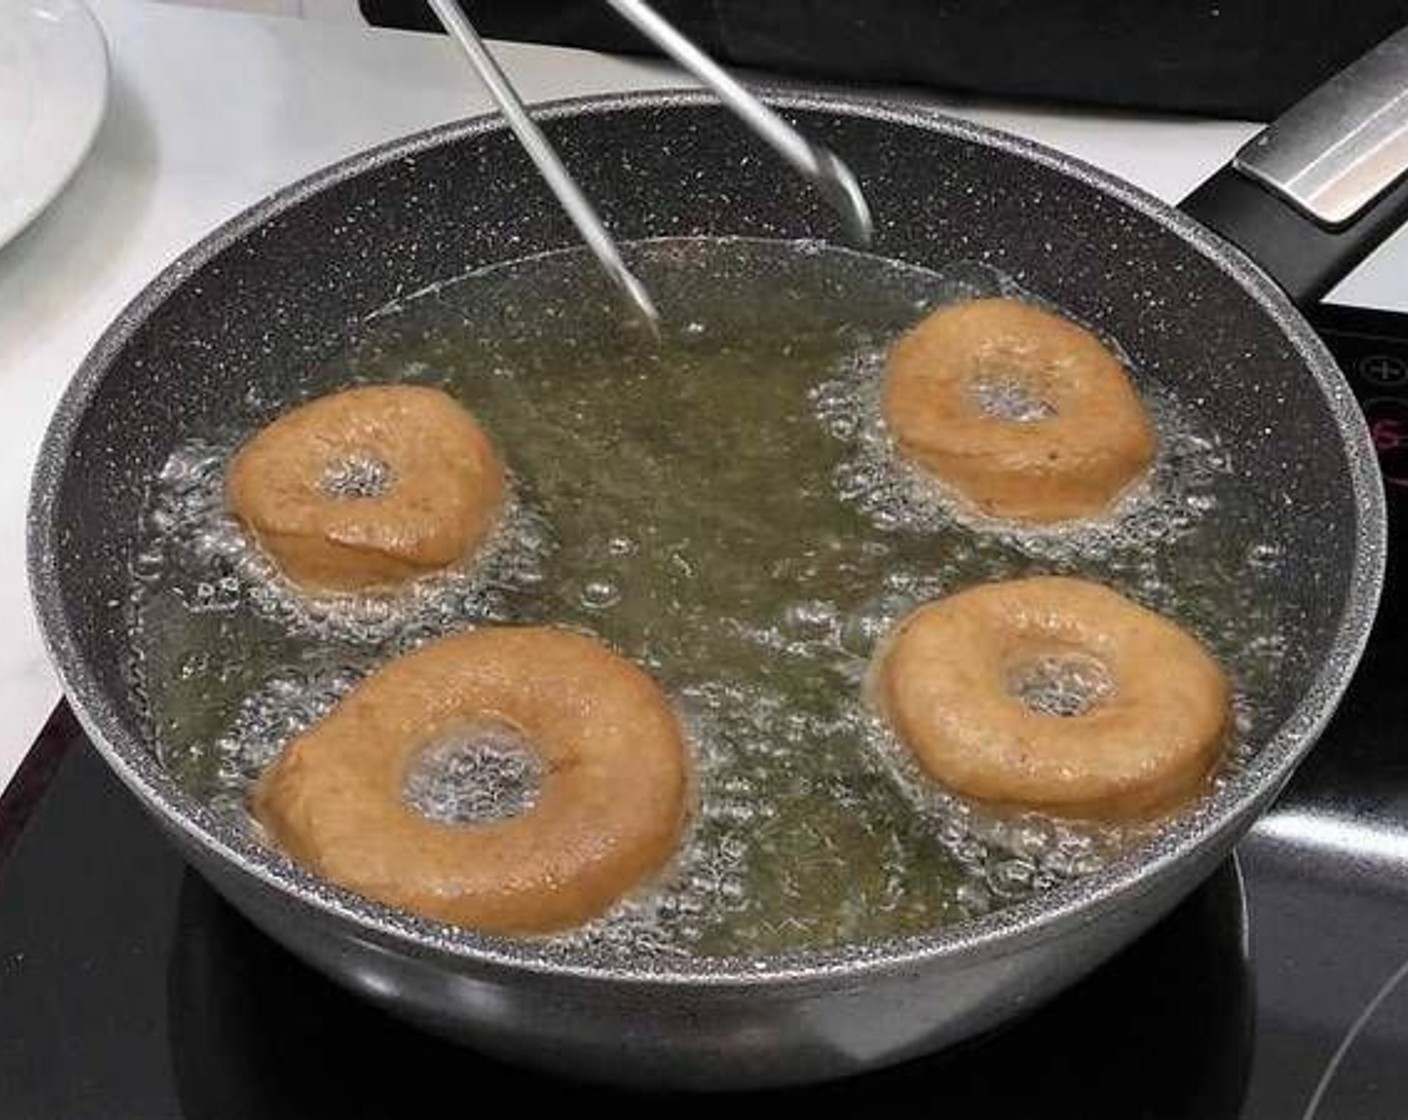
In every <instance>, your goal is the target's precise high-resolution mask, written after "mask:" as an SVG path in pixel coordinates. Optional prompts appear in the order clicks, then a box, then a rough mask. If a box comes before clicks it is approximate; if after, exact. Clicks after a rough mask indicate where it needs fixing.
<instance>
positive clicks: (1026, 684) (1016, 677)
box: [1007, 650, 1115, 718]
mask: <svg viewBox="0 0 1408 1120" xmlns="http://www.w3.org/2000/svg"><path fill="white" fill-rule="evenodd" d="M1114 689H1115V683H1114V681H1113V680H1112V679H1111V677H1110V671H1109V670H1108V669H1107V668H1106V667H1105V664H1104V662H1102V661H1100V659H1099V658H1096V657H1092V656H1091V655H1090V654H1088V653H1083V652H1079V651H1075V650H1061V651H1059V652H1048V653H1042V654H1038V655H1036V656H1034V657H1026V658H1023V659H1022V660H1021V661H1019V662H1017V664H1015V665H1013V666H1012V667H1011V668H1010V669H1009V670H1008V671H1007V691H1008V692H1009V693H1011V694H1012V695H1013V696H1015V697H1016V698H1017V700H1018V701H1020V702H1021V703H1022V705H1023V706H1024V707H1026V708H1027V709H1028V710H1029V711H1032V712H1035V713H1036V714H1038V715H1044V716H1060V717H1065V718H1069V717H1071V716H1081V715H1085V713H1086V712H1088V711H1090V710H1091V709H1092V708H1094V707H1095V706H1096V705H1098V704H1099V703H1100V702H1101V701H1102V700H1104V699H1105V698H1106V697H1107V696H1109V695H1110V694H1111V693H1112V692H1113V691H1114Z"/></svg>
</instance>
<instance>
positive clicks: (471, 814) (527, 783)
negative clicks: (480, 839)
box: [401, 720, 546, 824]
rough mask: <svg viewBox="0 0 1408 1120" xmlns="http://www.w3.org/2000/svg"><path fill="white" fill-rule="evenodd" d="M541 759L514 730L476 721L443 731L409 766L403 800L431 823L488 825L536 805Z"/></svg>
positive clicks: (542, 770) (540, 779)
mask: <svg viewBox="0 0 1408 1120" xmlns="http://www.w3.org/2000/svg"><path fill="white" fill-rule="evenodd" d="M545 773H546V770H545V767H544V765H543V760H542V756H541V755H540V754H539V753H538V751H537V750H535V749H534V747H533V744H532V743H531V742H530V741H529V739H528V738H527V736H525V735H524V734H523V733H522V732H521V731H519V730H518V729H517V728H516V727H512V726H510V725H509V724H507V723H503V722H500V721H498V720H477V721H475V722H473V723H469V724H461V725H460V726H458V727H455V728H453V729H451V730H449V731H446V732H442V733H441V734H439V735H437V736H436V737H435V738H434V739H432V740H431V741H430V742H429V743H427V744H426V745H425V746H424V747H422V748H421V749H420V751H419V752H418V753H417V754H416V756H415V758H413V759H412V761H411V764H410V765H409V766H408V767H407V770H406V778H405V783H404V785H403V787H402V794H401V795H402V797H403V798H404V799H405V801H406V803H407V804H408V805H410V806H411V808H413V809H415V810H416V812H418V813H420V814H421V816H423V817H426V818H427V819H429V820H432V821H439V822H441V823H442V824H488V823H490V822H492V821H501V820H507V819H508V818H509V817H516V816H518V815H520V814H522V813H526V812H527V811H528V810H529V809H531V808H533V806H534V805H536V804H537V803H538V798H539V797H540V796H541V794H542V789H543V778H544V776H545Z"/></svg>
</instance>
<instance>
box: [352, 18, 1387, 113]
mask: <svg viewBox="0 0 1408 1120" xmlns="http://www.w3.org/2000/svg"><path fill="white" fill-rule="evenodd" d="M461 2H462V3H464V6H465V10H466V11H467V12H468V13H469V15H470V18H471V19H472V20H473V21H474V24H475V26H476V27H477V28H478V29H479V31H480V32H481V34H484V35H487V36H491V37H496V38H502V39H517V40H523V41H527V42H538V43H554V44H560V45H567V46H579V47H588V48H592V49H596V50H602V51H612V52H642V51H647V50H648V49H649V48H648V47H647V46H646V45H645V43H644V42H643V40H641V39H640V38H639V36H638V35H637V34H636V33H635V32H634V31H633V30H631V29H630V28H629V27H627V26H626V25H625V24H624V23H623V22H622V21H621V20H620V18H619V17H617V16H616V15H615V14H614V13H613V12H612V11H611V10H610V9H609V8H607V7H606V5H605V4H604V3H600V2H599V0H461ZM360 3H361V7H362V12H363V14H364V15H365V16H366V18H367V19H368V21H369V22H371V23H373V24H377V25H381V26H390V27H402V28H414V29H422V30H432V29H435V28H436V24H435V20H434V17H433V15H432V14H431V12H430V10H429V9H428V8H427V7H425V5H424V0H360ZM657 7H658V8H659V10H660V11H661V12H662V13H663V14H665V15H666V16H667V17H668V18H669V19H671V20H672V21H674V22H675V23H676V24H677V25H678V26H680V27H681V28H682V29H683V30H684V31H686V32H687V33H688V34H690V35H691V36H692V37H693V38H695V40H696V41H697V42H699V43H700V45H701V46H703V47H705V48H706V49H707V50H709V52H710V53H711V54H713V55H714V56H715V57H716V58H718V59H719V60H720V61H725V62H729V63H732V64H734V65H739V66H748V67H757V68H760V69H766V70H772V71H775V72H778V73H782V74H787V75H795V76H804V77H813V78H824V79H834V80H842V81H847V82H855V81H862V82H877V83H890V84H894V83H901V84H914V85H921V86H928V87H932V88H937V89H943V90H948V91H956V92H962V93H974V94H983V95H996V96H1001V97H1012V98H1019V99H1038V100H1045V101H1064V102H1071V103H1078V104H1090V105H1105V106H1119V107H1127V108H1135V109H1161V110H1173V111H1180V112H1193V113H1202V114H1212V115H1218V116H1229V117H1244V118H1249V119H1268V118H1270V117H1273V116H1275V115H1276V114H1278V113H1279V112H1281V111H1282V110H1283V109H1285V108H1286V107H1287V106H1289V105H1290V104H1292V103H1293V102H1295V101H1296V100H1297V99H1298V98H1299V97H1300V96H1301V95H1303V94H1305V93H1307V92H1309V91H1310V90H1311V89H1313V88H1314V87H1315V86H1317V85H1319V84H1320V83H1321V82H1323V81H1324V80H1325V79H1326V78H1328V77H1329V76H1330V75H1331V74H1333V73H1334V72H1335V71H1336V70H1339V69H1340V68H1342V67H1343V66H1345V65H1346V64H1347V63H1349V62H1351V61H1353V60H1354V59H1355V58H1356V57H1357V56H1359V55H1360V54H1362V53H1363V52H1364V51H1366V50H1368V49H1369V48H1370V47H1371V46H1373V45H1374V44H1375V43H1377V42H1379V41H1380V40H1382V39H1384V38H1386V37H1387V36H1388V35H1390V34H1392V33H1393V32H1394V31H1396V30H1397V29H1398V28H1399V27H1401V26H1404V25H1408V0H1340V2H1338V3H1328V2H1326V0H1196V2H1195V0H712V2H709V0H658V3H657Z"/></svg>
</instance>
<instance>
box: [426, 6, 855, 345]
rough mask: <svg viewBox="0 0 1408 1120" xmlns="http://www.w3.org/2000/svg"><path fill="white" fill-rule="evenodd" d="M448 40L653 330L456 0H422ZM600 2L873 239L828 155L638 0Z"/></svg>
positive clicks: (607, 238) (588, 210) (646, 303)
mask: <svg viewBox="0 0 1408 1120" xmlns="http://www.w3.org/2000/svg"><path fill="white" fill-rule="evenodd" d="M429 2H430V7H431V9H432V10H433V11H434V12H435V15H436V18H438V19H439V20H440V22H441V24H443V25H444V27H445V30H446V31H447V32H449V34H450V37H451V38H452V39H453V40H454V41H455V42H456V43H458V44H459V46H460V49H461V50H463V51H464V53H465V57H466V58H468V59H469V62H470V65H471V66H473V67H474V69H475V71H476V72H477V73H478V75H479V77H480V79H481V80H482V81H483V82H484V85H485V87H486V88H487V89H488V91H489V95H490V96H491V97H492V98H493V99H494V103H495V104H496V105H497V106H498V107H499V111H500V112H501V113H502V114H503V117H504V120H505V121H506V122H507V124H508V126H509V128H511V129H512V130H513V133H514V135H515V136H517V137H518V141H519V143H521V144H522V145H523V148H524V150H525V151H527V153H528V155H529V157H530V158H531V159H532V160H533V163H534V165H535V166H536V167H537V169H538V172H539V174H541V175H542V177H543V179H544V181H545V182H546V183H547V185H548V188H549V189H550V190H551V191H552V193H553V195H554V196H555V197H556V198H557V200H558V202H560V203H561V204H562V208H563V210H565V211H566V212H567V216H568V217H569V218H571V219H572V223H573V224H574V225H575V226H576V227H577V230H578V232H580V233H581V235H582V239H583V240H584V241H585V242H586V243H587V247H588V248H589V249H590V250H591V251H592V254H593V255H594V256H595V257H596V259H597V261H598V262H599V263H600V265H601V267H602V271H604V272H605V273H606V275H607V276H608V277H609V278H610V280H611V282H612V283H613V284H615V286H616V288H617V289H618V291H619V292H620V293H621V296H622V299H623V300H624V302H625V304H626V306H627V307H628V308H629V309H630V310H631V311H632V313H633V314H634V315H635V316H636V317H637V318H638V319H640V320H641V321H642V322H644V323H645V324H647V325H648V326H649V327H650V328H651V329H652V330H654V329H657V327H658V324H659V320H660V313H659V311H658V310H657V309H656V306H655V301H654V300H652V299H651V298H650V293H649V292H647V291H646V289H645V285H644V284H642V283H641V282H640V280H639V278H638V277H637V276H636V275H635V273H633V272H632V271H631V270H630V269H629V268H628V267H627V266H626V262H625V261H624V260H622V258H621V252H620V250H619V249H618V248H617V247H616V242H615V241H613V240H612V238H611V234H610V233H608V232H607V230H606V226H605V225H603V224H602V221H601V218H600V217H599V216H598V215H597V212H596V210H595V209H594V208H593V207H592V204H591V203H590V202H589V201H588V200H587V196H586V195H584V194H583V193H582V190H581V188H580V187H579V186H578V185H577V182H576V180H575V179H573V178H572V175H571V173H570V172H568V170H567V168H566V167H564V166H563V163H562V160H561V159H560V158H559V157H558V155H557V152H556V151H555V150H554V149H553V146H552V145H551V144H550V143H549V142H548V138H547V137H546V136H544V135H543V131H542V129H540V128H539V127H538V126H537V124H536V123H535V122H534V120H533V118H532V116H531V115H530V114H529V112H528V110H527V109H526V108H525V107H524V104H523V101H522V99H521V98H520V97H519V96H518V91H517V90H516V89H514V86H513V83H512V82H511V81H509V79H508V75H506V74H505V73H504V72H503V69H502V68H501V67H500V66H499V64H498V62H497V61H495V59H494V56H493V55H492V54H490V53H489V51H488V49H487V48H486V47H485V46H484V41H483V40H482V39H481V38H480V37H479V33H478V32H477V31H475V30H474V25H473V24H471V23H470V22H469V20H468V19H467V18H466V16H465V14H464V11H463V10H462V9H461V8H460V6H459V4H458V3H456V0H429ZM607 2H608V3H609V4H610V5H611V7H613V8H614V9H615V10H616V11H618V12H619V13H620V14H621V15H623V16H624V17H625V18H626V19H627V20H629V21H630V22H631V23H632V24H633V25H634V26H635V27H637V28H639V29H640V31H642V32H643V33H644V34H645V35H646V36H647V37H648V38H650V39H651V40H652V41H654V42H655V43H656V45H657V46H659V47H660V48H661V50H663V51H664V52H665V53H666V54H668V55H669V56H670V57H672V58H673V59H675V61H677V62H678V63H680V65H681V66H683V67H685V69H687V70H688V71H689V72H690V73H692V74H693V75H694V76H695V77H696V78H698V79H699V80H700V81H701V82H703V83H704V85H706V86H708V87H709V88H710V89H711V90H713V91H714V93H716V94H718V96H719V98H720V99H721V100H722V101H723V102H724V104H725V105H727V106H728V107H729V108H730V109H732V110H733V111H734V113H736V114H737V115H738V117H739V119H740V120H742V121H743V123H744V124H746V125H747V126H748V127H749V128H751V129H752V130H753V131H754V132H755V133H757V135H758V136H759V137H761V138H762V140H763V141H764V142H765V143H767V144H768V145H769V146H770V147H771V148H773V149H774V150H775V151H777V152H778V153H779V154H780V155H781V156H782V158H783V159H785V160H786V161H787V162H788V163H789V164H790V165H791V166H792V167H794V168H795V169H796V170H797V171H798V172H800V173H801V174H802V175H803V176H804V177H805V178H806V179H807V180H808V181H809V182H811V183H812V185H813V186H815V187H816V189H817V190H818V191H820V192H821V195H822V197H823V198H825V199H826V200H827V202H828V203H829V204H830V205H831V206H832V207H833V208H834V209H835V210H836V212H837V214H838V215H840V217H841V220H842V222H843V223H844V225H845V229H846V231H847V233H848V235H849V236H850V238H851V239H852V240H853V241H854V242H855V243H856V244H858V245H862V246H864V245H868V244H869V243H870V237H871V233H872V223H871V217H870V208H869V206H868V205H867V203H866V201H865V196H864V195H863V194H862V193H861V189H860V184H859V183H858V182H857V181H856V177H855V176H854V175H853V174H852V173H851V170H850V168H848V167H847V166H846V165H845V164H844V163H842V162H841V160H840V159H839V158H838V157H837V156H836V154H835V153H834V152H831V151H829V150H828V149H826V148H824V147H821V146H820V145H818V144H813V143H812V142H810V141H809V140H807V139H806V138H805V137H803V136H802V135H801V134H800V133H798V132H797V131H796V129H794V128H792V126H791V125H789V124H788V123H787V122H786V121H784V120H783V119H782V118H781V117H779V116H778V115H777V114H776V113H774V112H773V111H772V110H771V109H769V108H768V107H767V106H766V105H764V104H763V103H762V102H761V101H759V100H758V99H757V98H756V97H754V96H753V95H752V94H751V93H749V92H748V91H747V90H746V89H744V88H743V86H742V85H740V84H739V83H738V82H737V81H736V80H735V79H734V78H732V77H731V76H730V75H729V74H728V73H727V72H726V71H725V70H724V69H723V68H722V67H720V66H719V65H718V64H717V63H716V62H714V60H713V59H711V58H710V57H709V56H708V55H707V54H705V53H704V52H703V51H702V50H700V49H699V48H698V47H697V46H695V45H694V44H693V43H692V42H690V40H689V39H688V38H686V37H685V36H684V35H683V34H681V33H680V31H679V30H678V29H677V28H676V27H674V26H673V25H672V24H671V23H670V22H669V21H668V20H666V19H665V18H664V17H663V16H661V15H660V14H659V13H658V12H656V11H655V10H654V9H653V8H651V7H650V5H649V4H646V3H644V2H643V0H607Z"/></svg>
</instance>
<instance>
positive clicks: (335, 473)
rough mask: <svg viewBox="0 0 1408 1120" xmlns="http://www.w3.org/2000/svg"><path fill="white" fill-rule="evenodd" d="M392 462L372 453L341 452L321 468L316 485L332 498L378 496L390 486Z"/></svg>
mask: <svg viewBox="0 0 1408 1120" xmlns="http://www.w3.org/2000/svg"><path fill="white" fill-rule="evenodd" d="M391 482H392V472H391V464H390V463H387V462H386V461H384V460H382V459H378V458H377V457H376V456H374V455H365V454H354V455H343V456H339V457H338V458H336V459H334V460H332V461H331V462H330V463H328V465H327V469H326V470H324V471H323V477H322V478H321V479H320V480H319V483H318V486H319V489H321V490H322V492H323V493H324V494H327V495H328V496H329V497H333V498H379V497H381V496H382V495H383V494H385V493H386V492H387V491H388V490H389V489H391Z"/></svg>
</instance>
